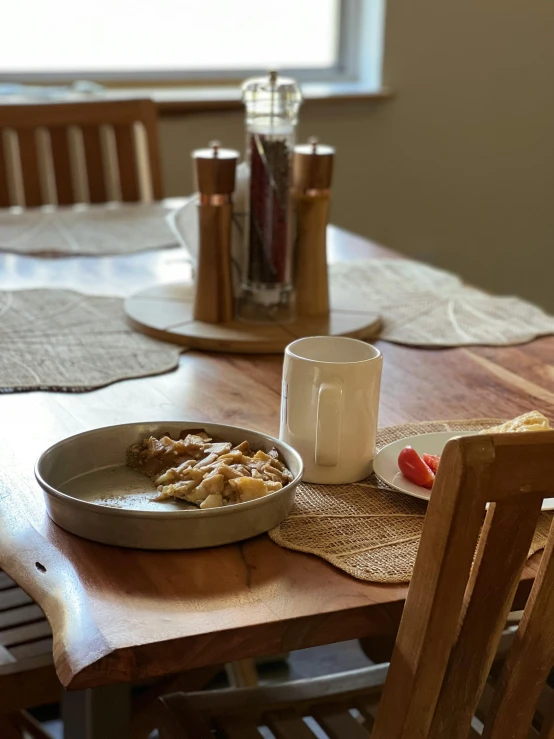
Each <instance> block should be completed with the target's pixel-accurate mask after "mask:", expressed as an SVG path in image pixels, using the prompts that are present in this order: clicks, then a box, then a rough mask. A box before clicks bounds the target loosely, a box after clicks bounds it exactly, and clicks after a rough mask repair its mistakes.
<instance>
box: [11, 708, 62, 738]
mask: <svg viewBox="0 0 554 739" xmlns="http://www.w3.org/2000/svg"><path fill="white" fill-rule="evenodd" d="M18 719H19V723H20V726H21V728H22V729H25V733H26V734H27V735H28V736H30V737H31V738H32V739H53V738H52V734H50V733H49V732H48V731H46V730H45V729H43V727H42V726H41V724H40V722H39V721H37V720H36V719H35V718H33V717H32V716H31V714H30V713H27V711H21V712H20V713H19V714H18Z"/></svg>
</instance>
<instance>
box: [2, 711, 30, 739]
mask: <svg viewBox="0 0 554 739" xmlns="http://www.w3.org/2000/svg"><path fill="white" fill-rule="evenodd" d="M0 736H1V737H2V739H24V736H23V729H22V728H21V726H20V725H19V723H18V722H17V714H10V715H8V716H6V715H5V716H0Z"/></svg>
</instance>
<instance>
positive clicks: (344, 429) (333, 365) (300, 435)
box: [279, 336, 383, 483]
mask: <svg viewBox="0 0 554 739" xmlns="http://www.w3.org/2000/svg"><path fill="white" fill-rule="evenodd" d="M382 365H383V358H382V356H381V352H380V351H379V350H378V349H376V348H375V347H374V346H371V344H366V343H365V342H363V341H358V340H357V339H348V338H345V337H338V336H311V337H309V338H306V339H298V340H297V341H293V342H292V344H289V345H288V346H287V348H286V350H285V363H284V367H283V389H282V396H281V431H280V434H279V438H280V439H282V440H283V441H285V442H287V443H288V444H290V445H291V446H292V447H294V448H295V449H296V451H297V452H299V454H300V456H301V457H302V459H303V461H304V477H303V479H304V480H306V482H319V483H346V482H357V481H358V480H363V479H364V478H365V477H367V476H368V475H370V474H371V472H372V469H373V457H374V456H375V440H376V436H377V415H378V410H379V390H380V386H381V368H382Z"/></svg>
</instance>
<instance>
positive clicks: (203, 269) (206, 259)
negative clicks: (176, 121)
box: [192, 141, 239, 323]
mask: <svg viewBox="0 0 554 739" xmlns="http://www.w3.org/2000/svg"><path fill="white" fill-rule="evenodd" d="M192 157H193V159H194V170H195V178H196V189H197V190H198V193H199V197H200V200H199V204H198V219H199V226H200V229H199V230H200V243H199V245H198V265H197V270H196V292H195V296H194V312H193V316H194V320H195V321H204V322H205V323H226V322H227V321H232V320H233V284H232V279H231V220H232V215H233V201H232V194H233V191H234V189H235V171H236V168H237V160H238V157H239V153H238V151H234V150H233V149H220V144H219V142H218V141H212V142H211V144H210V148H209V149H197V150H196V151H193V152H192Z"/></svg>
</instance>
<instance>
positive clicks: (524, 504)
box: [372, 432, 554, 739]
mask: <svg viewBox="0 0 554 739" xmlns="http://www.w3.org/2000/svg"><path fill="white" fill-rule="evenodd" d="M553 457H554V432H540V433H527V434H499V435H493V436H474V437H462V438H459V439H455V440H452V441H450V442H449V443H448V444H447V446H446V448H445V450H444V452H443V455H442V458H441V464H440V467H439V472H438V475H437V479H436V482H435V486H434V488H433V494H432V496H431V501H430V504H429V507H428V511H427V515H426V519H425V524H424V529H423V533H422V538H421V544H420V548H419V552H418V556H417V561H416V565H415V568H414V574H413V578H412V582H411V585H410V589H409V592H408V597H407V600H406V606H405V609H404V614H403V618H402V622H401V625H400V630H399V633H398V637H397V640H396V645H395V649H394V654H393V657H392V661H391V666H390V669H389V674H388V678H387V681H386V684H385V689H384V692H383V696H382V699H381V702H380V705H379V710H378V714H377V719H376V723H375V727H374V730H373V733H372V739H444V737H448V739H466V737H467V736H469V734H470V729H471V720H472V717H473V715H474V713H475V709H476V707H477V704H478V702H479V698H480V696H481V692H482V690H483V687H484V684H485V681H486V678H487V675H488V672H489V670H490V667H491V664H492V661H493V658H494V654H495V651H496V647H497V645H498V642H499V640H500V636H501V632H502V628H503V625H504V623H505V620H506V616H507V614H508V612H509V610H510V606H511V604H512V600H513V596H514V594H515V590H516V588H517V584H518V581H519V578H520V575H521V571H522V568H523V566H524V564H525V560H526V558H527V555H528V552H529V548H530V545H531V541H532V537H533V533H534V529H535V526H536V523H537V519H538V516H539V514H540V507H541V502H542V498H543V497H546V495H548V494H551V493H552V491H554V474H553V472H554V467H553V466H552V458H553ZM508 460H509V462H508ZM487 502H491V503H493V504H494V505H491V506H490V508H489V510H488V512H487V515H486V521H485V525H484V526H483V525H482V524H483V518H484V517H485V507H486V503H487ZM551 547H552V543H550V544H549V549H548V551H547V552H545V555H544V557H543V563H542V565H541V572H542V571H544V575H543V577H542V580H541V578H540V577H539V578H538V579H537V581H536V583H535V584H534V588H533V593H535V595H534V597H533V598H530V601H529V604H528V607H527V608H526V611H525V615H524V621H523V622H522V627H523V628H524V631H523V633H524V634H525V633H527V634H528V636H527V638H526V639H525V641H520V639H519V636H518V635H516V638H515V640H514V644H513V645H512V647H511V651H510V652H509V654H508V658H507V663H506V670H507V672H506V675H508V674H509V675H510V678H508V677H504V678H503V679H502V681H500V682H499V683H498V687H497V688H496V694H495V699H494V701H495V703H494V706H496V708H495V709H494V710H493V713H495V714H496V716H497V718H496V719H495V721H496V722H497V723H498V722H499V721H500V720H501V719H502V716H503V715H504V713H505V712H506V711H508V721H509V720H510V718H509V710H510V709H511V710H515V709H514V705H513V704H514V698H513V696H514V690H515V687H518V688H519V687H520V686H521V685H523V684H524V683H525V675H527V674H528V673H529V670H530V669H536V666H534V667H533V668H531V664H532V662H531V661H526V659H524V658H523V654H526V655H528V654H532V653H533V652H536V648H537V646H538V645H539V643H540V639H541V638H542V639H543V641H544V640H545V639H546V638H547V636H548V638H549V639H550V642H549V643H550V644H551V645H552V647H551V648H550V649H549V650H548V654H547V655H546V657H545V660H544V665H543V666H541V669H539V670H538V673H539V674H538V676H537V678H536V686H535V683H534V682H533V681H531V683H532V687H531V691H530V692H531V693H532V694H533V695H532V696H530V698H529V702H530V705H531V708H530V709H529V710H530V715H527V714H526V716H525V718H524V719H523V723H524V724H525V721H527V724H526V725H525V727H526V728H525V731H524V733H522V734H517V733H513V732H512V733H509V734H508V733H502V732H503V731H504V730H505V728H506V726H507V725H508V724H506V723H503V724H502V728H501V729H500V731H499V733H490V732H491V731H492V729H490V724H488V723H487V724H485V729H486V731H489V734H486V733H485V734H484V736H487V739H501V738H502V739H505V737H507V736H514V737H515V736H524V735H527V733H528V732H529V731H530V728H531V727H530V719H531V717H532V714H533V710H534V706H535V703H536V699H537V696H538V694H539V693H540V690H541V688H542V687H543V686H544V682H545V679H546V676H547V674H548V670H549V669H550V666H552V662H553V660H554V635H553V634H552V630H553V628H552V627H551V626H550V624H552V623H554V595H552V596H551V598H552V604H551V603H550V600H549V599H548V597H547V594H548V596H550V593H554V565H552V567H551V569H550V568H549V567H548V563H549V561H550V551H551ZM545 583H549V587H547V586H546V585H545ZM543 591H545V593H544V595H542V597H541V596H539V595H538V594H539V593H543ZM535 622H536V624H537V625H536V626H533V628H532V629H531V627H529V626H525V624H527V623H531V624H535ZM520 628H521V627H520ZM518 634H519V632H518ZM512 653H513V654H515V655H516V656H515V657H514V656H512V657H510V655H512ZM530 659H531V658H530ZM516 665H520V667H519V669H516V670H515V672H514V670H513V668H514V667H515V666H516ZM547 666H548V669H547ZM503 674H504V673H503ZM510 680H511V681H512V682H510ZM535 687H536V692H535ZM525 689H526V690H528V689H529V688H528V687H527V686H526V688H525ZM502 696H503V697H502ZM517 700H518V701H519V695H518V699H517ZM517 710H519V707H518V709H517ZM502 720H503V719H502ZM522 725H523V724H522ZM511 726H512V728H513V722H512V724H511Z"/></svg>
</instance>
